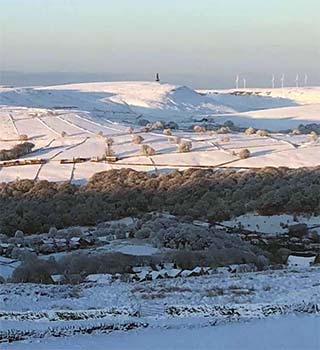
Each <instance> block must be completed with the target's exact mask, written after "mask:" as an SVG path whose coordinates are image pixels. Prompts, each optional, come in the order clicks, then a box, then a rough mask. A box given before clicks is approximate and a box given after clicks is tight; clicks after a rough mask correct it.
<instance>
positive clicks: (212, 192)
mask: <svg viewBox="0 0 320 350" xmlns="http://www.w3.org/2000/svg"><path fill="white" fill-rule="evenodd" d="M0 208H1V211H0V233H5V234H9V235H14V233H15V232H16V231H17V230H22V231H23V232H25V233H26V234H30V233H36V232H48V231H49V229H50V227H52V226H54V227H57V228H58V229H59V228H64V227H69V226H75V225H83V226H87V225H96V224H97V223H99V222H103V221H107V220H112V219H118V218H121V217H126V216H139V215H143V214H144V213H146V212H151V211H158V212H161V211H167V212H170V213H172V214H174V215H178V216H185V215H189V216H190V217H192V218H193V219H209V220H212V221H220V220H226V219H229V218H231V217H233V216H238V215H242V214H245V213H248V212H253V211H257V212H258V213H260V214H263V215H272V214H281V213H288V214H296V213H297V214H298V213H311V214H313V213H315V214H319V213H320V167H318V168H314V169H306V168H305V169H297V170H289V169H287V168H265V169H262V170H258V171H254V170H252V171H243V172H238V171H235V170H225V171H223V172H221V171H213V170H197V169H189V170H186V171H184V172H180V171H176V170H175V171H172V172H170V173H159V174H148V173H145V172H137V171H134V170H131V169H122V170H110V171H107V172H102V173H98V174H96V175H94V176H93V177H92V178H91V179H90V180H89V182H88V183H87V184H86V185H83V186H76V185H72V184H69V183H54V182H48V181H32V180H20V181H16V182H12V183H2V184H0Z"/></svg>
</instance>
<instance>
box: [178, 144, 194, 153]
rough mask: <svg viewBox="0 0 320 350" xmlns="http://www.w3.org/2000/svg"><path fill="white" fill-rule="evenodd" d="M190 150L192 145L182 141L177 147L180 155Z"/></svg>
mask: <svg viewBox="0 0 320 350" xmlns="http://www.w3.org/2000/svg"><path fill="white" fill-rule="evenodd" d="M191 149H192V143H191V142H189V141H183V142H181V143H179V145H178V150H179V152H180V153H186V152H190V151H191Z"/></svg>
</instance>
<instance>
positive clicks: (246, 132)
mask: <svg viewBox="0 0 320 350" xmlns="http://www.w3.org/2000/svg"><path fill="white" fill-rule="evenodd" d="M244 133H245V134H246V135H253V134H255V133H256V129H254V128H252V127H250V128H248V129H246V130H245V132H244Z"/></svg>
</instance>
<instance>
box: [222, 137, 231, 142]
mask: <svg viewBox="0 0 320 350" xmlns="http://www.w3.org/2000/svg"><path fill="white" fill-rule="evenodd" d="M220 142H230V137H229V136H222V137H221V138H220Z"/></svg>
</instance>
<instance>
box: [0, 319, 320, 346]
mask: <svg viewBox="0 0 320 350" xmlns="http://www.w3.org/2000/svg"><path fill="white" fill-rule="evenodd" d="M319 328H320V317H319V316H287V317H281V318H272V319H267V320H260V321H255V322H249V323H236V324H227V325H220V326H217V327H210V326H209V327H193V328H191V327H184V328H183V327H182V328H181V329H175V327H174V326H173V327H168V328H167V329H163V328H159V329H158V328H154V329H145V330H137V331H130V332H127V333H123V332H114V333H112V334H107V335H106V334H95V335H77V336H74V337H70V338H60V339H59V338H58V339H57V338H54V339H45V340H41V341H38V340H36V341H26V342H20V343H19V349H20V350H31V349H32V350H44V349H45V350H65V349H70V350H71V349H77V350H87V349H90V348H94V349H96V350H105V349H112V350H140V349H144V350H163V349H168V350H173V349H177V350H208V349H210V350H221V349H228V350H256V349H263V350H292V349H296V350H318V349H319V348H320V335H319ZM3 349H18V347H17V345H16V344H11V345H4V346H3Z"/></svg>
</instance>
